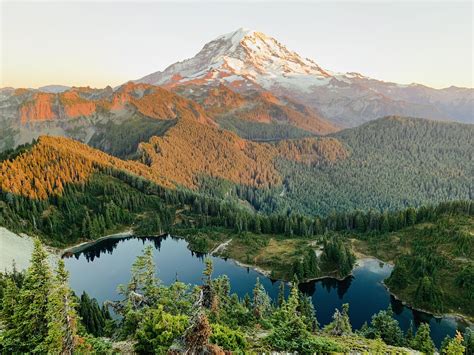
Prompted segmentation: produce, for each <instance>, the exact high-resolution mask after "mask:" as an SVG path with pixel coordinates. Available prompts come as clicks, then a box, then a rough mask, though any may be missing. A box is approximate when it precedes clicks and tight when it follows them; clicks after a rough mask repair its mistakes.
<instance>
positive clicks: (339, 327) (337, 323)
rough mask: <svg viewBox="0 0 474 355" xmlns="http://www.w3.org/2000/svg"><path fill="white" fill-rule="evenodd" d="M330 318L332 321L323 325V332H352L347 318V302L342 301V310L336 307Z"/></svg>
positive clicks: (333, 333)
mask: <svg viewBox="0 0 474 355" xmlns="http://www.w3.org/2000/svg"><path fill="white" fill-rule="evenodd" d="M332 318H333V321H332V322H331V323H329V324H328V325H327V326H326V327H324V331H325V332H327V333H329V334H332V335H336V336H341V335H348V334H351V333H352V326H351V323H350V320H349V304H348V303H344V304H343V305H342V312H340V311H339V309H337V308H336V311H335V312H334V315H333V316H332Z"/></svg>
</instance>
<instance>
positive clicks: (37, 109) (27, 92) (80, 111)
mask: <svg viewBox="0 0 474 355" xmlns="http://www.w3.org/2000/svg"><path fill="white" fill-rule="evenodd" d="M180 118H188V119H191V120H196V121H199V122H201V123H203V124H209V125H216V123H215V122H214V121H213V120H212V119H211V118H210V117H209V116H208V115H207V113H206V112H205V111H204V109H203V108H202V107H201V106H200V105H199V104H197V103H195V102H193V101H191V100H188V99H185V98H184V97H182V96H179V95H176V94H174V93H172V92H170V91H168V90H166V89H163V88H160V87H155V86H152V85H147V84H132V83H127V84H125V85H122V86H121V87H119V88H118V89H117V90H115V91H114V90H113V89H112V88H111V87H107V88H105V89H91V88H89V87H85V88H71V89H69V90H65V91H62V92H58V93H52V92H43V91H41V90H32V89H2V90H1V91H0V151H3V150H6V149H11V148H14V147H16V146H17V145H19V144H23V143H29V142H31V140H32V139H34V138H37V137H39V136H40V135H55V136H65V137H71V138H74V139H78V140H80V141H82V142H86V143H89V142H90V141H91V140H92V141H99V140H100V141H101V143H102V146H106V145H107V140H108V141H109V142H108V143H110V144H112V143H113V142H112V141H111V139H113V138H116V137H109V138H110V139H107V134H108V130H110V125H114V126H120V125H121V124H122V123H124V122H130V121H138V123H137V124H138V125H140V126H141V127H143V126H154V125H155V124H154V122H153V121H159V122H161V121H173V120H177V119H180ZM155 126H156V125H155ZM128 128H129V129H131V130H132V133H133V128H134V127H128ZM153 132H156V130H151V131H150V134H151V133H153ZM129 133H130V132H129ZM98 135H99V136H100V139H98V138H97V136H98ZM104 135H105V136H104ZM149 137H150V136H146V135H145V137H144V138H143V139H145V138H149ZM104 140H105V141H106V142H104ZM125 143H128V144H130V143H131V142H125ZM132 145H133V144H132Z"/></svg>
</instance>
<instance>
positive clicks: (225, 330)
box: [209, 324, 247, 351]
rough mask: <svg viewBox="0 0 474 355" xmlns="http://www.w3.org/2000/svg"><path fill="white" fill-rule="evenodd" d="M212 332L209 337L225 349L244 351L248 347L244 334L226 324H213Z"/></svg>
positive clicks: (212, 341) (213, 342)
mask: <svg viewBox="0 0 474 355" xmlns="http://www.w3.org/2000/svg"><path fill="white" fill-rule="evenodd" d="M211 328H212V334H211V337H210V338H209V340H210V342H211V343H212V344H216V345H219V346H220V347H221V348H223V349H225V350H233V351H243V350H245V348H246V347H247V342H246V340H245V336H244V334H243V333H242V332H241V331H239V330H233V329H230V328H229V327H226V326H225V325H221V324H212V325H211Z"/></svg>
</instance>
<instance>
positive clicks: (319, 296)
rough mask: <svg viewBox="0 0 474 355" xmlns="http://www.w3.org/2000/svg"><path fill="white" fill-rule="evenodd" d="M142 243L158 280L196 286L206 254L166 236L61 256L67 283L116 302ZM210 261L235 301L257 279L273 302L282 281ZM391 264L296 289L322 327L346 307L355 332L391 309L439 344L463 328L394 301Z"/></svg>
mask: <svg viewBox="0 0 474 355" xmlns="http://www.w3.org/2000/svg"><path fill="white" fill-rule="evenodd" d="M146 245H152V246H154V248H155V252H154V259H155V263H156V266H157V276H158V277H159V278H160V280H161V281H162V282H163V283H164V284H166V285H168V284H170V283H172V282H174V281H175V280H176V279H178V280H179V281H181V282H185V283H189V284H200V283H201V278H202V270H203V269H204V255H203V254H196V253H193V252H191V251H190V250H189V249H188V248H187V243H186V241H185V240H183V239H178V238H172V237H166V238H136V237H130V238H123V239H104V240H102V241H100V242H98V243H95V244H93V245H90V246H87V247H86V248H83V249H82V250H80V251H77V252H76V253H74V254H72V255H70V256H69V257H66V258H65V264H66V267H67V269H68V270H69V272H70V284H71V287H72V289H73V290H74V291H75V292H76V294H78V295H80V294H81V293H82V292H83V291H86V292H87V293H88V294H89V295H90V296H91V297H95V298H97V300H98V301H99V303H102V302H104V301H105V300H116V299H118V294H117V292H116V289H117V286H118V285H119V284H124V283H127V282H128V280H129V278H130V267H131V265H132V264H133V262H134V261H135V258H136V257H137V256H138V255H140V254H141V252H142V250H143V248H144V247H145V246H146ZM211 259H212V261H213V263H214V273H213V277H218V276H220V275H227V276H228V277H229V279H230V284H231V291H232V292H233V293H237V294H238V295H239V297H244V296H245V294H246V293H248V294H249V295H251V294H252V290H253V288H254V285H255V281H256V279H257V277H258V278H260V281H261V282H262V284H263V286H264V287H265V289H266V290H267V292H268V294H269V295H270V297H271V298H272V299H274V300H276V298H277V294H278V288H279V283H280V281H273V280H271V279H269V278H267V277H265V276H262V275H261V274H259V273H257V272H256V271H254V270H252V269H249V268H245V267H241V266H238V265H237V264H236V263H235V262H234V261H232V260H224V259H221V258H218V257H211ZM390 272H391V266H389V265H388V264H383V263H380V262H379V261H377V260H374V259H365V260H363V261H362V262H360V263H359V265H358V266H357V267H356V268H355V269H354V271H353V275H352V276H350V277H348V278H346V279H345V280H343V281H338V280H335V279H330V278H328V279H323V280H318V281H313V282H309V283H305V284H301V285H300V289H301V290H302V291H303V292H305V293H306V294H307V295H309V296H311V297H312V300H313V303H314V306H315V309H316V316H317V319H318V321H319V323H320V324H321V325H325V324H327V323H329V322H330V321H331V318H332V315H333V313H334V310H335V308H339V309H340V308H341V306H342V304H343V303H349V304H350V309H349V315H350V319H351V323H352V326H353V328H354V329H358V328H360V327H361V326H362V324H363V323H364V322H369V321H370V319H371V317H372V315H373V314H374V313H377V312H378V311H380V310H382V309H387V307H388V306H389V305H392V308H393V310H394V313H395V316H394V317H395V318H396V319H397V320H398V321H399V322H400V326H401V327H402V329H403V330H406V329H407V328H408V327H409V324H410V321H413V322H414V324H415V325H416V326H417V325H418V324H420V322H429V323H430V327H431V336H432V338H433V340H434V341H435V343H436V344H437V346H439V344H440V343H441V341H442V340H443V339H444V337H445V336H446V335H447V334H449V335H450V336H452V335H454V333H455V330H456V329H460V330H463V329H464V325H463V324H460V323H459V322H456V321H455V320H454V319H451V318H435V317H433V316H431V315H429V314H427V313H423V312H419V311H415V310H412V309H410V308H408V307H406V306H404V305H403V304H402V303H401V302H399V301H397V300H396V299H394V298H393V297H392V296H391V295H390V294H389V293H388V292H387V290H386V289H385V287H384V286H383V284H382V281H383V280H384V279H385V278H387V277H388V276H389V275H390Z"/></svg>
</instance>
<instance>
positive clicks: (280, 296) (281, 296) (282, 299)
mask: <svg viewBox="0 0 474 355" xmlns="http://www.w3.org/2000/svg"><path fill="white" fill-rule="evenodd" d="M283 302H285V283H284V282H283V281H280V285H279V286H278V298H277V306H278V307H281V306H282V305H283Z"/></svg>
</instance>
